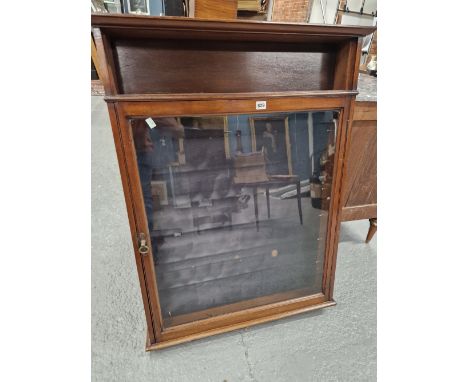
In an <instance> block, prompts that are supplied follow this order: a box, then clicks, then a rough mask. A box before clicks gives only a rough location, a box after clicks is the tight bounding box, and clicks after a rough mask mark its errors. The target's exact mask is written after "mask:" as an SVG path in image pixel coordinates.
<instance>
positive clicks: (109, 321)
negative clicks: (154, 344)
mask: <svg viewBox="0 0 468 382" xmlns="http://www.w3.org/2000/svg"><path fill="white" fill-rule="evenodd" d="M91 102H92V300H91V301H92V376H93V378H92V380H93V381H99V382H104V381H132V382H133V381H134V382H138V381H158V382H165V381H176V382H183V381H191V382H196V381H204V382H208V381H219V382H224V381H228V382H234V381H259V382H260V381H269V382H271V381H375V380H376V358H377V355H376V348H377V330H376V329H377V327H376V326H377V325H376V297H377V283H376V264H377V253H376V244H377V236H378V234H376V236H375V237H374V239H373V240H372V242H371V243H370V244H364V242H363V240H364V238H365V236H366V233H367V228H368V222H367V221H357V222H348V223H343V224H342V227H341V236H340V245H339V250H338V264H337V271H336V278H335V296H334V297H335V300H336V301H337V305H336V306H335V307H331V308H327V309H323V310H321V311H318V312H313V313H309V314H304V315H300V316H296V317H293V318H288V319H283V320H280V321H276V322H274V323H270V324H265V325H260V326H256V327H252V328H248V329H244V330H239V331H235V332H231V333H227V334H223V335H218V336H215V337H211V338H208V339H203V340H199V341H195V342H192V343H187V344H183V345H179V346H176V347H173V348H168V349H165V350H160V351H156V352H149V353H147V352H145V350H144V346H145V339H146V328H145V320H144V313H143V304H142V301H141V296H140V289H139V286H138V278H137V273H136V267H135V261H134V257H133V253H132V247H131V238H130V231H129V227H128V221H127V215H126V210H125V202H124V197H123V192H122V186H121V183H120V178H119V169H118V165H117V158H116V154H115V150H114V145H113V140H112V133H111V129H110V125H109V117H108V114H107V107H106V105H105V103H104V101H103V99H102V97H96V96H95V97H92V101H91Z"/></svg>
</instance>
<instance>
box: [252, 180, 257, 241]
mask: <svg viewBox="0 0 468 382" xmlns="http://www.w3.org/2000/svg"><path fill="white" fill-rule="evenodd" d="M253 199H254V210H255V225H256V227H257V232H258V203H257V187H254V188H253Z"/></svg>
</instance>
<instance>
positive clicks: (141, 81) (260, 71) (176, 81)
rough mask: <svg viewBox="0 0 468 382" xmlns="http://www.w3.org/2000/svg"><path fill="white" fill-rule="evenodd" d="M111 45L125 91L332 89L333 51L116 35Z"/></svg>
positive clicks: (129, 92) (219, 91)
mask: <svg viewBox="0 0 468 382" xmlns="http://www.w3.org/2000/svg"><path fill="white" fill-rule="evenodd" d="M114 46H115V60H116V63H117V67H118V76H119V88H120V91H121V92H122V93H124V94H131V93H137V94H138V93H226V92H228V93H241V92H274V91H291V90H296V91H306V90H323V89H331V88H332V81H333V78H332V76H333V69H334V55H333V53H322V52H316V51H313V50H312V49H313V48H314V47H313V46H312V47H311V46H306V45H303V44H300V45H299V44H289V45H286V44H275V43H243V44H239V43H236V42H230V41H220V42H214V41H197V42H193V41H187V40H173V41H170V42H168V41H150V40H143V41H133V40H120V39H119V40H116V41H115V42H114Z"/></svg>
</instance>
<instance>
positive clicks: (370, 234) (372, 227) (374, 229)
mask: <svg viewBox="0 0 468 382" xmlns="http://www.w3.org/2000/svg"><path fill="white" fill-rule="evenodd" d="M369 223H370V227H369V232H367V237H366V243H368V242H369V241H371V240H372V237H373V236H374V234H375V233H376V232H377V218H373V219H369Z"/></svg>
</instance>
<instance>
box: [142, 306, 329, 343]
mask: <svg viewBox="0 0 468 382" xmlns="http://www.w3.org/2000/svg"><path fill="white" fill-rule="evenodd" d="M335 305H336V302H335V301H334V300H333V299H332V300H330V301H326V302H322V303H320V304H317V305H312V306H308V307H305V308H298V309H294V310H291V311H287V312H282V313H277V314H273V315H269V316H266V317H261V318H257V319H254V320H248V321H243V322H239V323H237V324H233V325H227V326H224V327H220V328H216V329H211V330H206V331H203V332H199V333H196V334H191V335H188V336H185V337H180V338H176V339H171V340H167V341H164V342H158V343H154V344H149V341H147V343H146V351H152V350H161V349H164V348H167V347H171V346H175V345H179V344H183V343H186V342H191V341H194V340H198V339H202V338H205V337H209V336H213V335H217V334H222V333H228V332H232V331H234V330H238V329H243V328H246V327H250V326H253V325H259V324H263V323H267V322H270V321H276V320H278V319H280V318H285V317H290V316H295V315H297V314H302V313H307V312H312V311H314V310H319V309H322V308H328V307H330V306H335Z"/></svg>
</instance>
